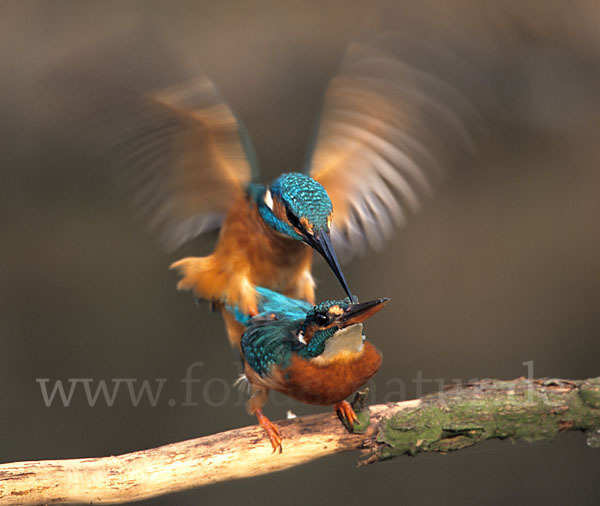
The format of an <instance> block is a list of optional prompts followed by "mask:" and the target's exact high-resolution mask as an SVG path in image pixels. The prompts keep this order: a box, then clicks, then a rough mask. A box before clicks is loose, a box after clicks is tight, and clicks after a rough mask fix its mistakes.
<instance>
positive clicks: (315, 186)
mask: <svg viewBox="0 0 600 506" xmlns="http://www.w3.org/2000/svg"><path fill="white" fill-rule="evenodd" d="M270 189H271V193H272V194H273V195H277V196H278V197H279V198H280V199H281V200H283V201H284V202H285V204H286V205H287V206H288V207H289V209H290V211H291V212H292V213H293V214H294V215H295V216H296V217H298V218H306V219H307V220H308V222H309V223H310V224H311V225H313V226H314V227H315V229H316V230H325V231H329V226H328V224H327V220H328V218H329V215H330V214H331V213H332V211H333V206H332V205H331V200H330V199H329V195H327V192H326V191H325V188H323V186H321V185H320V184H319V183H317V181H315V180H314V179H313V178H311V177H309V176H307V175H305V174H299V173H296V172H291V173H288V174H282V175H281V176H279V177H278V178H277V179H276V180H275V181H274V182H273V184H272V185H271V187H270Z"/></svg>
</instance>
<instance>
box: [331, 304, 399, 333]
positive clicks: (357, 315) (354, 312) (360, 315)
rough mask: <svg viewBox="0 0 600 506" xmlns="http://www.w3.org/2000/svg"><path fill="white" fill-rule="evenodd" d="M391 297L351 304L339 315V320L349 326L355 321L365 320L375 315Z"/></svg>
mask: <svg viewBox="0 0 600 506" xmlns="http://www.w3.org/2000/svg"><path fill="white" fill-rule="evenodd" d="M389 300H390V299H388V298H383V299H375V300H370V301H368V302H360V303H357V304H350V305H349V306H348V307H347V308H346V310H345V311H344V312H343V313H342V314H341V315H340V316H339V318H338V321H339V322H340V323H341V324H342V325H343V326H344V327H348V326H350V325H353V324H355V323H361V322H364V321H365V320H366V319H367V318H370V317H371V316H373V315H374V314H375V313H377V311H379V310H380V309H381V308H382V307H383V306H385V305H386V304H387V303H388V302H389Z"/></svg>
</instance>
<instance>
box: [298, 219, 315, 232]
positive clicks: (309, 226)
mask: <svg viewBox="0 0 600 506" xmlns="http://www.w3.org/2000/svg"><path fill="white" fill-rule="evenodd" d="M300 224H301V225H302V226H303V227H304V229H305V230H306V231H308V233H309V234H310V235H313V225H312V223H310V222H309V221H308V220H307V219H306V218H305V217H304V216H303V217H302V218H300Z"/></svg>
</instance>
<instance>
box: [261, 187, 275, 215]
mask: <svg viewBox="0 0 600 506" xmlns="http://www.w3.org/2000/svg"><path fill="white" fill-rule="evenodd" d="M263 200H264V201H265V205H266V206H267V207H268V208H269V209H270V210H271V211H272V210H273V197H272V195H271V190H269V189H268V188H267V191H266V192H265V196H264V197H263Z"/></svg>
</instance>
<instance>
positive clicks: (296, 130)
mask: <svg viewBox="0 0 600 506" xmlns="http://www.w3.org/2000/svg"><path fill="white" fill-rule="evenodd" d="M599 25H600V4H598V3H597V2H594V1H587V2H585V1H580V2H558V1H556V2H554V1H546V2H522V1H496V2H492V1H489V2H488V1H477V2H476V1H468V0H455V1H450V2H442V1H438V2H435V1H426V2H423V1H420V2H417V1H395V2H366V1H360V0H352V1H350V2H349V1H319V2H316V1H315V2H312V1H311V2H276V1H258V2H251V3H250V2H242V1H230V2H210V1H197V2H192V1H180V2H152V1H137V2H132V1H127V2H120V1H119V2H117V1H110V2H96V3H91V2H77V1H54V2H29V1H22V2H17V1H15V2H10V1H6V0H4V1H3V2H2V3H1V4H0V90H1V93H0V117H1V118H2V120H1V123H0V146H1V149H0V166H1V167H2V178H1V181H2V184H1V185H0V209H1V213H0V223H1V225H0V227H1V228H0V230H1V247H0V432H1V433H2V438H1V441H2V442H1V443H0V461H1V462H9V461H14V460H35V459H46V458H69V457H84V456H101V455H108V454H119V453H123V452H128V451H132V450H137V449H141V448H148V447H153V446H157V445H161V444H164V443H168V442H173V441H178V440H183V439H186V438H193V437H197V436H199V435H203V434H210V433H214V432H218V431H222V430H225V429H229V428H233V427H239V426H242V425H246V424H249V423H253V419H252V418H250V417H249V416H247V415H246V414H245V411H244V408H243V406H241V405H240V404H241V402H243V398H241V399H239V398H238V395H237V393H235V394H231V395H227V394H228V393H229V392H230V391H229V386H228V385H230V384H231V383H232V382H233V380H234V379H235V378H236V377H237V374H238V368H237V365H236V356H235V354H234V353H233V352H232V351H231V350H230V349H229V347H228V344H227V342H226V339H225V334H224V329H223V326H222V323H221V321H220V319H219V317H217V316H216V315H211V314H209V312H208V311H207V308H206V307H205V306H201V307H200V308H196V307H195V306H194V304H193V303H192V301H191V298H190V297H189V296H188V295H187V294H179V293H177V292H176V291H175V282H176V276H175V274H174V273H172V272H169V271H168V270H167V266H168V265H169V263H170V262H171V261H172V260H174V259H176V258H179V257H180V256H182V255H183V254H188V253H194V254H204V253H206V252H208V251H210V249H211V247H212V244H213V242H214V236H211V237H204V238H201V239H200V240H197V241H196V242H195V243H193V244H191V245H188V246H186V247H185V248H183V249H182V250H180V251H178V252H176V253H175V254H174V255H170V256H167V255H165V254H164V253H162V252H161V251H160V249H159V248H158V247H157V245H156V242H155V240H154V238H153V237H152V236H151V235H150V234H148V233H147V232H146V231H145V230H144V227H143V226H141V225H140V224H139V223H138V222H136V220H135V219H134V217H133V213H132V212H131V210H130V209H129V207H128V202H127V199H125V198H124V196H123V193H122V192H121V191H120V190H119V184H118V177H114V174H112V173H111V171H110V167H107V166H106V162H104V161H102V160H100V159H99V158H97V157H95V156H94V155H93V154H92V150H90V149H87V147H86V146H85V145H82V144H81V143H79V142H75V140H74V138H72V137H71V136H70V134H69V135H66V133H65V130H64V128H63V126H62V125H61V124H60V122H59V121H57V120H56V119H55V118H54V116H53V115H52V114H51V113H50V112H49V111H50V110H51V109H52V104H47V103H45V102H44V101H43V100H41V99H40V98H39V96H38V95H37V93H36V89H37V83H38V82H39V79H40V77H41V76H42V75H43V74H44V72H45V71H46V70H47V68H48V67H49V66H51V65H52V62H56V61H61V59H64V58H67V59H68V58H70V57H71V55H76V56H77V55H78V54H79V55H85V54H86V50H87V49H86V48H98V47H109V48H112V49H111V50H112V53H109V54H113V55H118V62H112V64H113V65H112V68H111V70H110V72H109V71H107V72H109V74H110V75H107V76H106V77H113V78H117V79H123V80H125V81H127V80H128V79H130V80H131V82H136V84H139V83H140V82H143V84H144V86H147V88H148V89H151V88H157V87H160V86H163V85H165V84H169V83H170V82H173V80H176V79H177V78H178V76H176V75H175V74H174V73H173V74H170V71H169V68H170V66H171V63H172V61H170V56H169V55H172V54H175V55H178V58H180V59H181V60H182V61H184V62H186V64H189V65H196V66H197V67H198V68H202V69H203V70H204V71H205V72H206V73H207V74H208V75H209V76H211V78H212V79H214V80H215V81H216V82H217V83H218V85H219V86H220V88H221V90H222V91H223V94H224V96H226V97H227V98H228V100H229V102H230V103H231V105H232V106H233V108H234V109H235V110H236V111H237V112H238V113H239V115H240V116H241V117H242V118H243V119H244V120H245V122H246V125H247V127H248V129H249V131H250V135H251V137H252V139H253V141H254V145H255V148H256V151H257V153H258V156H259V160H260V162H261V166H262V168H263V174H264V179H265V180H268V179H269V178H271V177H272V176H274V175H276V174H277V173H279V172H281V171H287V170H294V169H296V170H297V169H298V168H299V167H300V164H301V163H302V160H303V156H304V149H305V146H306V144H307V138H308V136H309V133H310V127H311V125H312V122H313V120H314V118H315V115H316V113H317V110H318V105H319V98H320V96H321V94H322V92H323V91H324V89H325V86H326V83H327V80H328V79H329V77H330V76H331V75H332V73H333V72H334V70H335V65H336V63H337V61H338V60H339V58H340V55H341V53H342V51H343V48H344V46H345V45H346V44H347V43H348V42H349V41H351V40H353V39H355V38H356V37H359V36H361V37H364V36H368V35H369V34H371V33H375V32H377V31H381V30H384V29H394V30H399V31H401V32H403V33H406V34H410V35H412V36H414V37H417V38H421V39H423V41H425V42H427V43H433V44H437V45H439V46H440V47H443V48H446V49H448V50H449V51H453V52H456V53H457V54H460V55H461V58H463V59H464V61H466V62H468V68H469V70H468V73H470V75H469V76H468V79H463V77H466V76H463V75H462V73H463V69H462V68H453V69H432V70H433V71H436V70H437V71H438V72H440V75H441V77H445V78H447V79H448V80H451V81H452V82H453V83H454V84H455V85H460V83H462V82H468V83H469V84H468V86H469V87H467V88H466V89H465V93H467V94H468V95H470V96H471V97H472V98H473V101H474V103H475V104H476V105H477V107H478V108H479V110H480V114H481V119H482V121H481V132H478V133H479V134H480V135H478V136H477V152H476V155H475V159H474V160H470V161H469V162H468V163H467V162H465V163H464V165H463V166H462V167H461V170H459V171H456V173H455V174H453V175H452V177H449V178H448V180H447V181H446V182H445V183H444V184H443V185H441V186H440V187H439V188H438V191H437V196H436V198H435V199H433V200H431V201H429V202H427V203H426V205H425V207H424V210H423V211H422V212H421V213H420V214H419V215H417V216H415V217H413V218H412V219H411V221H410V223H409V226H408V227H407V228H406V229H404V230H402V231H401V232H400V233H399V234H397V235H396V236H395V238H394V240H393V241H392V242H391V243H390V244H388V246H387V247H386V248H385V250H383V251H382V252H380V253H371V254H370V255H369V256H366V257H364V258H362V259H358V260H355V261H353V262H352V263H351V264H349V265H347V266H346V268H345V273H346V277H347V278H348V280H349V281H350V284H351V286H352V288H353V290H354V291H355V292H356V293H358V294H359V295H360V296H361V298H362V299H365V300H366V299H368V298H374V297H382V296H388V297H391V298H392V303H391V304H390V305H389V307H388V308H386V310H385V311H382V312H381V313H380V314H379V315H377V317H376V318H374V319H373V321H370V322H369V323H368V325H367V329H366V330H367V334H368V336H369V337H370V338H371V339H372V341H374V342H375V344H376V345H377V346H378V347H379V348H380V349H381V350H382V352H383V354H384V364H383V367H382V369H381V371H380V372H379V374H378V375H377V377H376V380H375V383H374V385H373V387H374V391H375V394H374V400H378V401H382V400H388V399H391V400H395V399H398V398H399V397H400V394H395V395H392V394H393V393H394V392H397V391H398V390H399V386H398V385H399V384H401V383H402V384H403V385H404V386H405V396H406V397H407V398H410V397H413V396H414V395H415V392H416V387H415V383H414V382H413V381H412V380H413V379H414V378H416V377H417V374H418V372H419V371H421V372H422V375H423V377H425V378H433V379H437V378H439V379H440V380H443V381H445V382H451V381H453V380H454V379H455V378H456V379H462V380H468V379H471V378H481V377H498V378H513V377H516V376H520V375H526V374H527V369H526V367H525V366H524V365H523V364H522V363H523V362H524V361H530V360H532V361H533V363H534V374H535V376H552V377H566V378H584V377H589V376H595V375H598V374H599V368H598V364H599V358H600V341H599V340H598V333H599V331H600V314H599V311H598V302H599V300H600V282H599V281H600V273H599V269H600V234H599V233H598V232H599V227H598V225H599V223H598V216H599V214H600V198H599V196H598V193H599V190H600V171H599V162H598V160H600V142H599V141H600V31H599V30H598V26H599ZM115 48H116V49H115ZM165 48H168V50H167V49H165ZM163 50H164V52H163ZM173 67H174V66H173ZM115 69H116V70H115ZM113 72H114V74H112V73H113ZM464 72H467V71H466V70H464ZM474 76H475V79H474ZM473 83H479V85H477V84H473ZM126 84H130V83H126ZM316 276H317V278H318V280H319V283H320V284H319V292H318V293H319V298H320V299H324V298H328V297H337V296H339V295H340V289H339V287H338V286H337V285H336V283H335V282H334V279H333V276H332V275H331V273H330V272H329V271H328V270H327V269H326V268H325V267H324V265H322V264H320V265H319V266H318V267H317V272H316ZM197 361H199V362H203V366H201V367H198V368H197V369H196V370H195V372H194V375H195V377H197V378H200V379H201V381H202V382H201V383H199V384H198V385H197V386H196V385H195V386H194V399H193V400H194V401H196V402H198V406H197V407H189V406H187V407H186V406H181V403H182V402H183V400H184V390H183V385H182V383H181V378H183V377H184V376H185V373H186V369H187V368H188V366H190V364H192V363H194V362H197ZM37 378H49V379H50V380H51V381H54V380H57V379H61V380H63V381H65V382H66V381H67V380H68V379H69V378H92V379H94V380H95V381H96V380H102V379H104V380H107V381H110V380H111V379H112V378H139V380H140V382H141V381H142V380H145V379H148V380H151V381H154V379H155V378H166V379H167V380H168V381H167V383H166V384H165V386H164V389H163V392H162V394H161V398H160V401H159V403H158V405H157V406H156V407H154V408H153V407H151V406H149V404H148V402H144V401H142V402H141V403H140V406H138V407H133V406H132V404H131V401H130V400H129V396H128V395H127V394H126V391H125V389H123V391H122V392H121V393H120V394H119V395H118V396H117V399H116V401H115V404H114V406H113V407H107V406H106V404H105V403H104V402H102V400H100V401H98V404H97V405H96V406H95V407H89V406H88V402H87V401H86V399H85V396H84V394H83V391H82V389H80V390H77V391H76V393H75V394H74V396H73V400H72V403H71V405H70V406H69V407H68V408H65V407H63V406H62V405H61V403H60V402H57V401H55V403H54V405H53V406H52V407H49V408H47V407H45V405H44V402H43V399H42V395H41V392H40V387H39V385H38V383H36V379H37ZM215 378H219V379H216V380H215ZM211 380H212V381H211ZM436 381H437V380H436ZM207 382H209V383H208V384H209V386H210V388H209V389H208V390H207V392H208V394H207V395H208V397H207V395H203V388H204V385H206V383H207ZM434 388H436V383H432V384H428V385H426V390H431V389H434ZM386 396H387V397H386ZM170 398H173V399H176V400H177V402H176V405H175V406H169V405H168V402H167V400H168V399H170ZM274 401H275V402H273V403H271V404H270V405H268V407H267V410H266V412H267V415H269V416H270V417H272V419H278V418H281V417H283V416H285V411H286V410H287V409H292V410H293V411H294V412H295V413H298V414H302V413H312V412H316V411H318V410H319V409H320V408H314V407H309V406H304V405H300V404H297V403H294V402H292V401H288V400H286V399H283V398H281V397H275V398H274ZM215 404H217V405H215ZM284 451H285V442H284ZM356 458H357V456H356V455H340V456H336V457H334V458H329V459H325V460H321V461H318V462H315V463H311V464H309V465H306V466H303V467H301V468H296V469H292V470H290V471H287V472H283V473H279V474H274V475H269V476H263V477H259V478H255V479H251V480H243V481H237V482H233V483H227V484H221V485H215V486H211V487H208V488H204V489H199V490H195V491H190V492H186V493H182V494H178V495H174V496H168V497H163V498H158V499H155V500H150V501H147V503H148V504H156V505H158V504H178V505H181V504H198V503H201V504H202V503H212V502H213V501H217V500H218V501H219V503H220V504H222V505H226V504H240V503H243V504H262V503H263V502H264V501H269V502H270V503H271V502H272V503H273V504H277V503H281V504H283V503H285V504H286V505H294V504H305V503H307V502H311V503H315V504H321V503H323V504H359V503H365V502H372V503H378V504H442V503H443V504H498V505H504V504H557V505H558V504H565V503H569V504H582V505H583V504H590V505H592V504H594V505H595V504H598V502H599V501H600V490H599V487H598V483H597V473H598V466H599V464H600V452H598V450H595V451H594V450H592V449H590V448H588V447H587V446H586V445H585V438H584V437H583V436H582V435H580V434H565V435H561V436H560V437H558V438H557V440H556V441H555V442H554V443H552V444H542V443H539V444H532V445H528V444H525V443H522V442H517V443H516V444H511V443H510V442H508V441H504V442H494V443H490V444H486V445H483V446H480V447H477V448H473V449H470V450H466V451H461V452H458V453H456V454H452V455H448V456H419V457H417V458H408V457H406V458H400V459H395V460H394V461H391V462H390V463H387V464H380V465H376V466H370V467H368V468H366V469H356V468H355V460H356Z"/></svg>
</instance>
